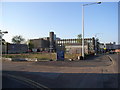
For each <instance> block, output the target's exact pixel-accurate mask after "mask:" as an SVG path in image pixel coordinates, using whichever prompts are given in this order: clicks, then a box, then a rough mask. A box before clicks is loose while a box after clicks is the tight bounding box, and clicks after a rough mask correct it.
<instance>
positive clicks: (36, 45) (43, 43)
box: [29, 37, 50, 52]
mask: <svg viewBox="0 0 120 90" xmlns="http://www.w3.org/2000/svg"><path fill="white" fill-rule="evenodd" d="M49 44H50V42H49V37H46V38H39V39H31V40H30V44H29V48H30V49H31V50H32V51H35V52H37V51H49Z"/></svg>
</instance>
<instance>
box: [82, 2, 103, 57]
mask: <svg viewBox="0 0 120 90" xmlns="http://www.w3.org/2000/svg"><path fill="white" fill-rule="evenodd" d="M93 4H101V2H94V3H89V4H83V5H82V58H83V59H84V6H88V5H93Z"/></svg>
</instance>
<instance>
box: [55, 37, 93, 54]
mask: <svg viewBox="0 0 120 90" xmlns="http://www.w3.org/2000/svg"><path fill="white" fill-rule="evenodd" d="M84 45H85V46H84V50H85V53H86V54H90V53H95V39H94V38H85V39H84ZM56 47H57V50H63V51H65V52H67V53H81V51H82V39H61V40H56Z"/></svg>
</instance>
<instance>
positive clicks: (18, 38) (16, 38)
mask: <svg viewBox="0 0 120 90" xmlns="http://www.w3.org/2000/svg"><path fill="white" fill-rule="evenodd" d="M24 41H25V39H24V38H23V37H22V36H21V35H16V36H14V37H13V38H12V42H13V43H15V44H21V43H22V42H24Z"/></svg>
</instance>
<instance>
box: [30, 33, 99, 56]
mask: <svg viewBox="0 0 120 90" xmlns="http://www.w3.org/2000/svg"><path fill="white" fill-rule="evenodd" d="M96 41H97V40H95V38H94V37H93V38H85V39H84V44H85V46H84V49H85V53H86V54H91V53H95V51H96V50H95V49H97V48H96V46H98V45H97V44H98V41H97V42H96ZM29 48H30V49H31V50H32V51H40V52H43V51H47V52H56V51H64V52H66V53H81V50H82V39H60V38H58V37H56V35H55V34H54V32H50V33H49V37H45V38H39V39H31V40H30V44H29Z"/></svg>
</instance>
